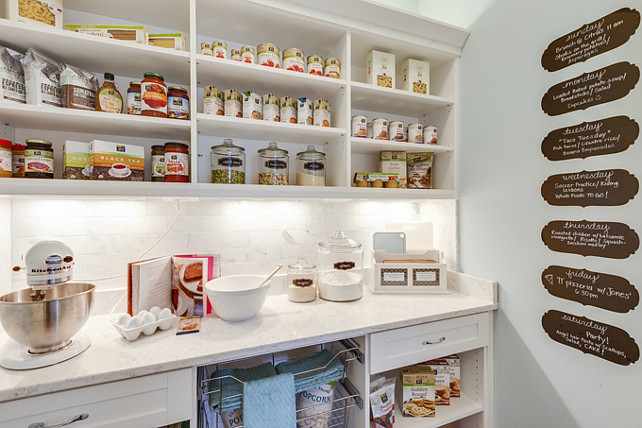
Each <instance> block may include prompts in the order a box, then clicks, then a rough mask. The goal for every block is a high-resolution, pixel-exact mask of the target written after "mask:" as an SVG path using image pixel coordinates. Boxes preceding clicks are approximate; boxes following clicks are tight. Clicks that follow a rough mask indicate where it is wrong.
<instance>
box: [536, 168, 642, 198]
mask: <svg viewBox="0 0 642 428" xmlns="http://www.w3.org/2000/svg"><path fill="white" fill-rule="evenodd" d="M639 187H640V184H639V182H638V179H637V178H635V176H634V175H633V174H631V173H629V172H628V171H626V170H624V169H604V170H599V171H580V172H571V173H568V174H557V175H551V176H550V177H548V179H547V180H546V181H545V182H544V184H542V197H543V198H544V199H545V200H546V202H548V203H549V204H551V205H554V206H566V207H568V206H580V207H588V206H618V205H624V204H626V203H627V202H629V201H630V200H631V199H633V198H634V197H635V195H637V193H638V189H639Z"/></svg>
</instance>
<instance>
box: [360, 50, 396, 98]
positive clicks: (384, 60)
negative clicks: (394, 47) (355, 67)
mask: <svg viewBox="0 0 642 428" xmlns="http://www.w3.org/2000/svg"><path fill="white" fill-rule="evenodd" d="M366 73H367V74H366V83H369V84H371V85H374V86H382V87H384V88H393V89H394V88H395V56H394V55H393V54H389V53H386V52H379V51H371V52H370V54H369V55H368V64H367V70H366Z"/></svg>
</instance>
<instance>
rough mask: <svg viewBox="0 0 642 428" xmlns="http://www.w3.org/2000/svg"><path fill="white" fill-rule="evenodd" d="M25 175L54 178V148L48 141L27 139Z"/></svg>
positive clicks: (28, 176)
mask: <svg viewBox="0 0 642 428" xmlns="http://www.w3.org/2000/svg"><path fill="white" fill-rule="evenodd" d="M25 177H27V178H54V150H53V144H52V143H51V142H50V141H45V140H27V147H26V148H25Z"/></svg>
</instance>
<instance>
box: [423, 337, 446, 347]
mask: <svg viewBox="0 0 642 428" xmlns="http://www.w3.org/2000/svg"><path fill="white" fill-rule="evenodd" d="M445 341H446V336H441V337H440V338H439V340H435V341H434V342H431V341H430V340H424V341H423V342H422V345H437V344H439V343H443V342H445Z"/></svg>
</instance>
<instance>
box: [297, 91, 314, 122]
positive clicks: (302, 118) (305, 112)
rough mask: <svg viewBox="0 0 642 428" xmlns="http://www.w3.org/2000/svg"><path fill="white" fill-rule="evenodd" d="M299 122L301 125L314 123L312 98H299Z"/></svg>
mask: <svg viewBox="0 0 642 428" xmlns="http://www.w3.org/2000/svg"><path fill="white" fill-rule="evenodd" d="M296 117H297V123H298V124H299V125H312V100H311V99H310V98H306V97H302V98H299V99H298V100H297V109H296Z"/></svg>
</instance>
